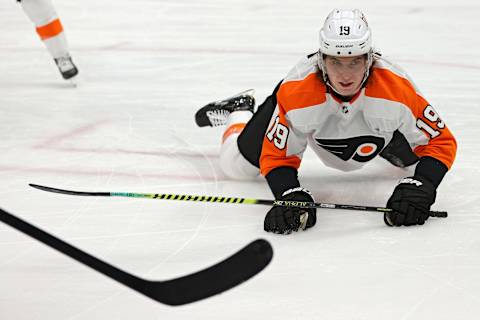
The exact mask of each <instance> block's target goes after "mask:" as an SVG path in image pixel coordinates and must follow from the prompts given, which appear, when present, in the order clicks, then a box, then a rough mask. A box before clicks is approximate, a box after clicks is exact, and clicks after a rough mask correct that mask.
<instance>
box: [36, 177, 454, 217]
mask: <svg viewBox="0 0 480 320" xmlns="http://www.w3.org/2000/svg"><path fill="white" fill-rule="evenodd" d="M29 186H30V187H33V188H37V189H40V190H43V191H48V192H55V193H61V194H69V195H73V196H97V197H130V198H148V199H159V200H180V201H198V202H216V203H237V204H262V205H267V206H273V205H275V206H284V207H299V208H323V209H344V210H359V211H376V212H382V213H384V212H389V211H392V209H389V208H382V207H368V206H356V205H351V204H335V203H320V202H303V201H282V200H261V199H247V198H228V197H213V196H196V195H188V194H165V193H131V192H85V191H72V190H65V189H57V188H52V187H46V186H41V185H38V184H33V183H30V184H29ZM447 216H448V214H447V212H446V211H430V217H438V218H446V217H447Z"/></svg>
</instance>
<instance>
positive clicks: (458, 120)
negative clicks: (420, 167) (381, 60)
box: [0, 0, 480, 320]
mask: <svg viewBox="0 0 480 320" xmlns="http://www.w3.org/2000/svg"><path fill="white" fill-rule="evenodd" d="M55 4H56V8H57V11H58V12H59V14H60V18H61V19H62V22H63V25H64V27H65V30H66V33H67V37H68V40H69V43H70V48H71V53H72V55H73V58H74V61H75V62H76V63H77V65H78V67H79V69H80V79H79V82H80V83H79V85H78V87H77V88H72V87H70V86H69V85H68V84H67V83H65V82H64V81H63V80H62V79H61V78H60V76H59V74H58V71H57V70H56V67H55V65H54V64H53V61H52V60H51V58H50V56H49V55H48V53H47V51H46V50H45V48H44V47H43V44H42V43H41V42H40V41H39V39H38V38H37V35H36V34H35V32H34V29H33V26H32V24H31V23H30V21H29V20H28V19H27V17H26V16H25V14H24V13H23V11H22V10H21V8H20V7H19V6H18V5H17V4H16V2H15V1H13V0H7V1H1V2H0V21H1V29H2V32H1V35H0V152H1V153H0V154H1V156H0V206H1V207H2V208H3V209H6V210H8V211H10V212H12V213H14V214H16V215H18V216H20V217H22V218H23V219H26V220H27V221H30V222H31V223H33V224H35V225H37V226H40V227H41V228H43V229H45V230H47V231H49V232H51V233H53V234H55V235H56V236H58V237H60V238H62V239H64V240H66V241H67V242H69V243H71V244H73V245H75V246H77V247H79V248H81V249H83V250H85V251H87V252H89V253H91V254H93V255H95V256H97V257H99V258H101V259H104V260H105V261H108V262H109V263H112V264H113V265H116V266H118V267H120V268H123V269H125V270H127V271H129V272H131V273H133V274H136V275H138V276H141V277H144V278H148V279H155V280H166V279H170V278H175V277H178V276H181V275H185V274H188V273H191V272H194V271H197V270H199V269H202V268H204V267H206V266H209V265H212V264H214V263H216V262H218V261H220V260H222V259H224V258H225V257H227V256H229V255H230V254H232V253H233V252H235V251H236V250H238V249H240V248H241V247H243V246H244V245H245V244H247V243H248V242H250V241H252V240H254V239H256V238H264V239H267V240H268V241H270V242H271V244H272V246H273V247H274V251H275V254H274V258H273V261H272V263H271V264H270V265H269V266H268V267H267V269H265V270H264V271H263V272H262V273H260V274H259V275H257V276H256V277H254V278H253V279H251V280H250V281H248V282H245V283H244V284H242V285H240V286H238V287H236V288H233V289H232V290H230V291H228V292H225V293H223V294H221V295H218V296H215V297H213V298H210V299H207V300H204V301H200V302H197V303H194V304H191V305H187V306H184V307H168V306H165V305H161V304H158V303H156V302H154V301H152V300H150V299H148V298H146V297H144V296H142V295H140V294H138V293H136V292H134V291H132V290H130V289H128V288H126V287H124V286H122V285H120V284H118V283H116V282H114V281H112V280H110V279H109V278H106V277H104V276H103V275H101V274H98V273H96V272H94V271H92V270H91V269H89V268H87V267H85V266H83V265H81V264H79V263H77V262H76V261H73V260H71V259H69V258H67V257H65V256H63V255H62V254H60V253H58V252H56V251H53V250H51V249H50V248H48V247H46V246H44V245H43V244H41V243H39V242H37V241H35V240H33V239H31V238H29V237H26V236H24V235H23V234H21V233H19V232H18V231H16V230H14V229H12V228H10V227H8V226H6V225H3V224H0V319H2V320H23V319H49V320H57V319H62V320H67V319H68V320H74V319H75V320H80V319H82V320H87V319H89V320H90V319H142V320H144V319H145V320H147V319H208V320H215V319H222V320H223V319H288V320H292V319H329V320H343V319H345V320H347V319H349V320H350V319H359V320H360V319H361V320H364V319H365V320H373V319H382V320H383V319H389V320H428V319H435V320H451V319H462V320H473V319H479V318H480V272H479V271H480V204H479V203H480V192H479V185H478V184H479V181H480V173H479V169H478V167H479V165H480V152H479V150H478V147H479V143H478V141H476V139H477V137H478V134H479V133H480V127H479V123H480V104H479V101H480V92H479V90H480V81H479V78H480V61H479V57H480V38H479V37H478V30H479V29H480V23H479V20H478V14H479V12H480V5H479V4H478V2H477V1H473V0H457V1H453V2H452V1H434V0H430V1H421V0H417V1H412V0H407V1H387V2H380V3H379V2H378V1H373V0H370V1H337V2H331V3H327V2H322V1H313V0H304V1H280V2H279V1H271V0H241V1H240V0H236V1H231V0H209V1H193V0H179V1H160V0H151V1H147V0H138V1H127V0H117V1H113V0H106V1H93V0H84V1H72V0H68V1H59V0H57V1H55ZM334 7H350V8H351V7H358V8H360V9H362V10H363V11H364V12H365V14H366V15H367V18H368V20H369V23H370V26H371V27H372V29H373V36H374V42H375V45H376V46H377V47H379V48H381V49H382V52H383V53H384V54H385V55H386V56H388V57H390V58H391V59H393V60H394V61H396V62H397V63H399V64H400V65H401V66H402V67H404V68H405V69H406V70H407V71H408V72H409V74H410V75H411V76H412V77H413V79H414V80H415V82H416V84H417V85H418V86H419V87H420V88H421V90H422V92H423V93H424V95H425V96H426V97H427V98H428V99H429V101H430V102H431V103H432V104H433V105H434V107H435V108H436V109H437V111H438V112H439V113H440V115H441V116H442V118H443V119H444V120H445V122H446V123H447V125H448V126H449V127H450V129H451V130H452V132H453V133H454V135H455V136H456V138H457V140H458V144H459V149H458V154H457V160H456V162H455V164H454V166H453V168H452V170H451V171H450V172H449V173H448V174H447V176H446V178H445V179H444V181H443V183H442V184H441V186H440V188H439V190H438V195H437V201H436V203H435V205H434V208H433V209H436V210H446V211H448V212H449V217H448V218H447V219H434V218H432V219H430V220H429V221H428V222H427V223H426V224H425V225H424V226H421V227H409V228H405V227H404V228H388V227H386V226H385V225H384V223H383V218H382V215H381V214H377V213H362V212H355V211H342V210H340V211H335V210H319V211H318V214H317V215H318V219H317V225H316V226H315V228H313V229H310V230H308V232H300V233H296V234H292V235H290V236H277V235H272V234H267V233H265V232H264V231H263V218H264V215H265V213H266V211H267V210H268V208H267V207H262V206H246V205H244V206H242V205H227V204H203V203H185V202H162V201H153V200H138V199H126V198H123V199H122V198H94V197H73V196H66V195H58V194H50V193H45V192H42V191H39V190H35V189H32V188H30V187H28V183H38V184H45V185H50V186H54V187H60V188H62V187H63V188H70V189H74V190H75V189H77V190H85V191H125V192H147V193H194V194H207V195H208V194H209V195H223V196H238V197H249V198H271V194H270V191H269V189H268V187H267V185H266V183H265V182H264V181H263V179H262V178H258V180H257V181H250V182H235V181H230V180H228V179H226V178H225V177H224V176H223V175H222V173H221V172H220V170H219V168H218V149H219V143H220V137H221V134H222V129H211V128H198V127H196V126H195V123H194V120H193V115H194V113H195V111H196V110H197V109H198V108H199V107H201V106H203V105H204V104H206V103H208V102H210V101H212V100H217V99H219V98H223V97H227V96H230V95H232V94H235V93H237V92H239V91H242V90H245V89H248V88H255V89H256V91H257V94H256V98H257V101H259V102H262V101H263V99H265V97H267V96H268V95H269V94H270V93H271V91H272V90H273V88H274V86H275V84H276V83H277V82H278V81H279V80H280V79H282V78H283V77H284V76H285V75H286V73H287V72H288V71H289V69H290V68H291V67H292V66H293V65H294V64H295V63H296V61H298V60H299V59H300V58H301V57H302V56H304V55H305V54H308V53H311V52H313V51H315V50H317V34H318V30H319V28H320V26H321V24H322V22H323V20H324V18H325V16H326V15H327V14H328V12H329V11H330V10H331V9H333V8H334ZM410 173H411V170H402V169H398V168H395V167H392V166H391V165H389V164H388V163H387V162H386V161H384V160H382V159H378V160H375V161H373V162H372V163H370V164H369V165H367V166H366V167H365V168H364V169H363V170H361V171H357V172H352V173H342V172H339V171H334V170H331V169H327V168H325V167H324V166H323V165H322V164H321V162H320V161H319V160H317V159H316V157H315V156H314V155H312V154H311V153H309V152H307V154H306V155H305V158H304V161H303V163H302V167H301V169H300V179H301V181H302V184H303V185H304V186H305V187H307V188H308V189H310V190H311V191H312V192H313V193H314V196H315V198H316V200H317V201H322V202H334V203H351V204H358V205H372V206H383V205H385V203H386V200H387V199H388V197H389V196H390V194H391V192H392V190H393V188H394V186H395V184H396V182H397V181H398V180H399V179H400V178H402V177H404V176H407V175H409V174H410Z"/></svg>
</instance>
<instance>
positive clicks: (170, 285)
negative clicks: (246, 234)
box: [0, 209, 273, 306]
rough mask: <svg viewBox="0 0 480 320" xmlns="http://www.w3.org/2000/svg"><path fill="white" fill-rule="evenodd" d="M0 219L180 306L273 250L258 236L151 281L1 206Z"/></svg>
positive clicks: (241, 275)
mask: <svg viewBox="0 0 480 320" xmlns="http://www.w3.org/2000/svg"><path fill="white" fill-rule="evenodd" d="M0 221H2V222H4V223H6V224H8V225H9V226H11V227H13V228H15V229H17V230H18V231H21V232H23V233H25V234H27V235H29V236H30V237H32V238H35V239H37V240H38V241H40V242H42V243H44V244H46V245H47V246H49V247H51V248H53V249H55V250H57V251H60V252H62V253H63V254H65V255H67V256H69V257H71V258H73V259H75V260H77V261H78V262H80V263H83V264H85V265H87V266H89V267H90V268H92V269H94V270H96V271H98V272H100V273H103V274H104V275H106V276H107V277H110V278H112V279H114V280H116V281H118V282H120V283H122V284H124V285H126V286H127V287H129V288H131V289H133V290H136V291H138V292H140V293H142V294H144V295H146V296H148V297H149V298H152V299H153V300H156V301H158V302H161V303H164V304H167V305H171V306H178V305H182V304H187V303H191V302H195V301H198V300H201V299H205V298H208V297H210V296H213V295H216V294H218V293H221V292H223V291H226V290H228V289H230V288H233V287H235V286H236V285H238V284H240V283H242V282H243V281H246V280H248V279H249V278H251V277H253V276H254V275H256V274H257V273H259V272H260V271H262V270H263V269H264V268H265V267H266V266H267V265H268V264H269V263H270V261H271V260H272V256H273V250H272V247H271V245H270V243H268V242H267V241H266V240H263V239H258V240H255V241H253V242H252V243H250V244H248V245H247V246H246V247H244V248H243V249H241V250H240V251H238V252H237V253H235V254H234V255H232V256H231V257H229V258H227V259H225V260H223V261H221V262H219V263H217V264H215V265H213V266H211V267H209V268H207V269H204V270H201V271H199V272H196V273H192V274H189V275H186V276H183V277H180V278H176V279H171V280H167V281H149V280H145V279H142V278H139V277H136V276H134V275H132V274H130V273H128V272H125V271H123V270H120V269H118V268H116V267H114V266H112V265H110V264H108V263H106V262H104V261H102V260H100V259H98V258H95V257H94V256H92V255H90V254H88V253H86V252H84V251H82V250H80V249H78V248H76V247H74V246H72V245H70V244H68V243H66V242H64V241H63V240H60V239H58V238H56V237H54V236H53V235H51V234H49V233H47V232H45V231H43V230H41V229H39V228H37V227H35V226H33V225H31V224H30V223H28V222H26V221H24V220H22V219H20V218H17V217H16V216H14V215H12V214H10V213H8V212H6V211H4V210H2V209H0Z"/></svg>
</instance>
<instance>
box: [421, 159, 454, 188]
mask: <svg viewBox="0 0 480 320" xmlns="http://www.w3.org/2000/svg"><path fill="white" fill-rule="evenodd" d="M447 172H448V167H447V166H446V165H445V164H443V163H442V162H441V161H440V160H437V159H435V158H432V157H422V158H420V161H419V162H418V164H417V167H416V168H415V175H419V176H422V177H424V178H426V179H428V180H429V181H430V182H432V183H433V184H434V185H435V187H438V186H439V185H440V182H442V179H443V177H444V176H445V175H446V174H447Z"/></svg>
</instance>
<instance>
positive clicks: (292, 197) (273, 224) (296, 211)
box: [263, 187, 317, 234]
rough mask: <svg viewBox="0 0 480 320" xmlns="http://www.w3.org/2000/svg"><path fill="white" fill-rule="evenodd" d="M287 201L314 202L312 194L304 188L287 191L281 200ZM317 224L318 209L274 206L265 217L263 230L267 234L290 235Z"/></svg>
mask: <svg viewBox="0 0 480 320" xmlns="http://www.w3.org/2000/svg"><path fill="white" fill-rule="evenodd" d="M278 200H285V201H306V202H314V201H313V198H312V194H311V193H310V192H309V191H308V190H306V189H303V188H300V187H298V188H293V189H289V190H287V191H285V192H284V193H283V194H282V196H281V197H280V199H278ZM316 222H317V209H315V208H309V209H304V208H295V207H280V206H274V207H272V208H271V209H270V211H268V213H267V215H266V216H265V221H264V224H263V229H264V230H265V231H267V232H273V233H278V234H289V233H291V232H292V231H298V229H302V230H305V229H308V228H310V227H313V226H314V225H315V223H316Z"/></svg>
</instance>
